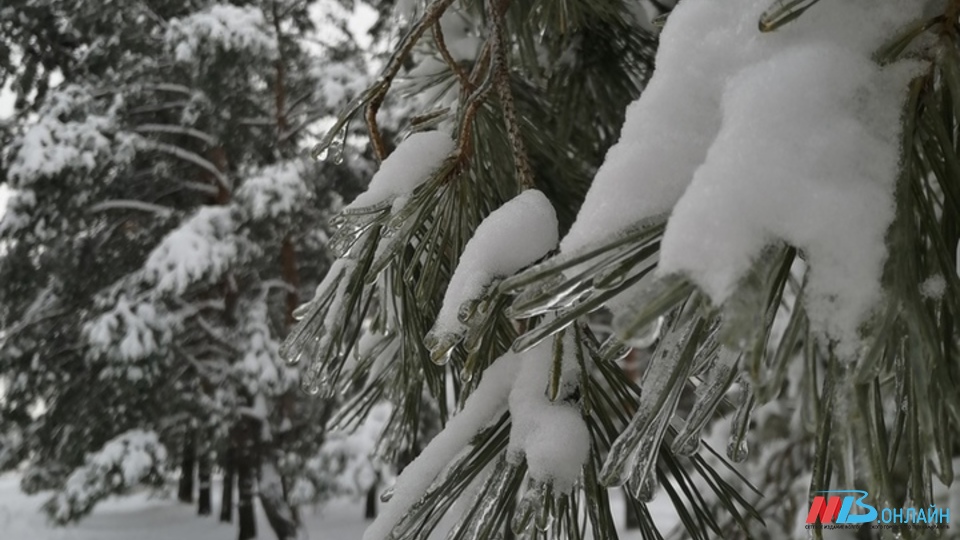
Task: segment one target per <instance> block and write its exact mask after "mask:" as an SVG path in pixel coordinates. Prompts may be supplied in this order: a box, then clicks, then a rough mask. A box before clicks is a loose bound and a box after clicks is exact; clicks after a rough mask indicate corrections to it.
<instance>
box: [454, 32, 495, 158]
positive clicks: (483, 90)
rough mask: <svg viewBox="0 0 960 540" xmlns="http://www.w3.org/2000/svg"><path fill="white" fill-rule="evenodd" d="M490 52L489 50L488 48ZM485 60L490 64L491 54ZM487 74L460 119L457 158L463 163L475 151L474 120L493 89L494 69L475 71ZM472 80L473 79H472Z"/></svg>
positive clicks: (470, 98)
mask: <svg viewBox="0 0 960 540" xmlns="http://www.w3.org/2000/svg"><path fill="white" fill-rule="evenodd" d="M485 49H486V50H489V48H486V47H485ZM484 56H485V57H484V58H481V60H483V63H484V64H487V63H489V61H490V56H489V54H487V55H484ZM484 71H485V72H486V75H487V76H486V78H485V79H484V80H483V82H482V83H480V86H477V87H476V89H474V90H473V93H471V94H470V96H469V97H468V98H467V99H466V102H465V103H464V105H463V116H462V117H461V119H460V133H459V136H458V137H457V157H458V159H459V160H461V161H463V160H466V159H467V158H469V157H470V154H471V152H472V150H473V144H472V142H473V137H472V134H471V132H470V130H471V128H472V127H473V119H474V118H475V117H476V115H477V111H478V110H479V109H480V104H481V103H483V101H484V100H485V99H486V97H487V95H488V94H489V93H490V90H491V89H492V88H493V84H492V79H493V76H492V74H493V69H492V67H489V66H488V67H487V69H486V70H483V69H482V68H480V66H479V65H478V66H477V67H476V68H475V69H474V75H479V74H480V73H483V72H484ZM471 78H472V77H471ZM475 84H476V81H472V82H471V86H473V85H475Z"/></svg>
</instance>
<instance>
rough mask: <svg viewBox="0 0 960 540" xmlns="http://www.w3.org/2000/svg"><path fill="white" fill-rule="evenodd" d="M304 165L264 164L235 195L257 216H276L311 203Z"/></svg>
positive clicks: (256, 217)
mask: <svg viewBox="0 0 960 540" xmlns="http://www.w3.org/2000/svg"><path fill="white" fill-rule="evenodd" d="M302 168H303V165H302V164H301V163H298V162H283V163H278V164H276V165H270V166H267V167H264V168H263V169H262V170H260V171H257V172H256V173H254V174H252V175H250V176H249V177H247V178H246V179H245V180H244V181H243V185H242V186H240V188H239V189H237V191H236V192H235V193H234V198H235V200H236V202H238V203H239V204H240V205H241V206H242V207H243V208H244V209H246V210H247V212H249V214H250V216H251V217H252V218H254V219H265V218H276V217H278V216H280V215H283V214H289V213H290V212H292V211H294V210H295V209H296V208H298V207H302V206H303V205H305V204H308V203H309V199H310V191H309V189H308V188H307V184H306V182H305V181H304V178H303V173H302Z"/></svg>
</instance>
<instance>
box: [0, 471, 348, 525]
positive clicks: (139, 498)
mask: <svg viewBox="0 0 960 540" xmlns="http://www.w3.org/2000/svg"><path fill="white" fill-rule="evenodd" d="M19 483H20V477H19V475H17V474H5V475H2V476H0V536H2V537H3V538H4V539H5V540H6V539H9V540H26V539H30V540H131V539H134V538H135V539H137V540H186V539H189V540H234V539H236V538H237V523H236V514H234V522H233V523H219V522H218V521H217V519H216V517H215V516H217V515H218V514H219V505H220V497H219V494H220V481H219V478H216V477H215V479H214V483H213V484H214V485H213V489H214V490H215V491H214V493H215V495H216V496H214V500H213V503H214V508H213V516H206V517H204V516H197V509H196V506H195V505H189V504H181V503H178V502H177V501H176V500H175V499H174V498H171V497H164V496H162V495H161V494H156V493H153V492H152V491H151V490H145V489H135V490H133V492H132V493H131V494H129V495H126V496H123V497H111V498H109V499H106V500H104V501H103V502H101V503H100V504H98V505H97V507H96V508H95V509H94V511H93V514H92V515H90V516H89V517H87V518H86V519H84V520H83V521H81V522H80V523H77V524H74V525H70V526H69V527H54V526H52V525H51V524H50V523H49V522H48V521H47V518H46V516H45V515H44V514H43V513H42V511H41V510H40V507H41V505H43V503H44V502H45V501H46V499H47V498H48V497H49V492H45V493H40V494H37V495H24V494H23V493H20V491H19ZM256 511H257V530H258V533H259V534H258V538H261V539H267V538H275V537H276V536H275V535H274V534H273V531H272V530H271V529H270V526H269V524H268V523H267V519H266V516H265V515H264V513H263V509H262V508H261V506H260V504H259V501H257V502H256ZM300 518H301V519H302V520H303V521H304V525H305V529H306V530H307V532H308V534H309V537H310V538H318V539H324V538H331V539H336V540H359V539H360V537H361V536H362V534H363V529H364V527H365V526H366V522H365V521H364V520H363V507H362V504H361V503H360V502H359V501H356V500H353V499H345V498H344V499H335V500H333V501H330V502H328V503H326V504H325V505H324V506H323V507H319V506H303V507H301V512H300Z"/></svg>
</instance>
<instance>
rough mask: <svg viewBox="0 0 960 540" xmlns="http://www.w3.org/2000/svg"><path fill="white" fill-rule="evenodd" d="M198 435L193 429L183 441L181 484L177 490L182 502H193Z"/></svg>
mask: <svg viewBox="0 0 960 540" xmlns="http://www.w3.org/2000/svg"><path fill="white" fill-rule="evenodd" d="M195 437H196V435H195V434H194V432H193V431H192V430H191V431H190V432H189V433H187V438H186V440H185V441H184V443H183V458H182V460H181V462H180V486H179V489H178V490H177V499H179V500H180V502H185V503H191V502H193V474H194V469H195V468H196V450H197V441H196V438H195Z"/></svg>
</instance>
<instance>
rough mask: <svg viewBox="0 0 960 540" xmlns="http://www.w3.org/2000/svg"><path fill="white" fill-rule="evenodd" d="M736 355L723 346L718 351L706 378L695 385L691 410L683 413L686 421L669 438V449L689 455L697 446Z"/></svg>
mask: <svg viewBox="0 0 960 540" xmlns="http://www.w3.org/2000/svg"><path fill="white" fill-rule="evenodd" d="M738 358H739V354H738V353H737V352H736V351H733V350H732V349H728V348H726V347H723V348H721V349H720V354H719V356H718V357H717V359H716V360H715V361H714V362H713V365H712V366H711V367H710V370H709V371H708V372H707V380H706V381H704V383H703V384H702V385H700V387H698V388H697V398H696V401H695V402H694V405H693V409H691V410H690V414H688V415H687V423H686V425H685V426H684V427H683V429H682V430H681V431H680V433H678V434H677V436H676V438H674V440H673V451H674V452H676V453H677V454H680V455H684V456H692V455H694V454H696V453H697V450H698V449H699V448H700V433H701V432H702V431H703V428H704V427H705V426H706V425H707V422H709V421H710V418H711V417H713V414H714V412H715V411H716V409H717V406H718V405H720V402H721V401H722V400H723V396H724V395H725V394H726V393H727V390H728V389H729V388H730V385H731V384H733V380H734V378H735V377H736V375H737V369H736V368H737V359H738Z"/></svg>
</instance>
